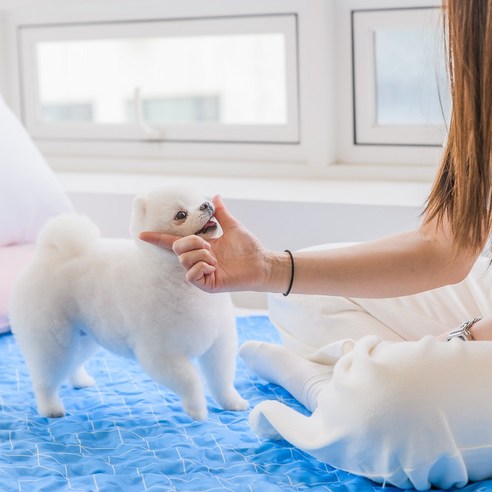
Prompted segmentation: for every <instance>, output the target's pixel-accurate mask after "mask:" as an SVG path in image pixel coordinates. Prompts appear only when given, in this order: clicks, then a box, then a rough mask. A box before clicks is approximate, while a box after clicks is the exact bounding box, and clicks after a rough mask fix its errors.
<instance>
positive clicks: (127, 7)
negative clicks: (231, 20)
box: [0, 0, 442, 180]
mask: <svg viewBox="0 0 492 492" xmlns="http://www.w3.org/2000/svg"><path fill="white" fill-rule="evenodd" d="M1 1H2V0H0V2H1ZM5 1H7V2H8V1H10V0H5ZM440 3H441V1H440V0H309V1H306V0H234V1H230V2H224V1H223V0H207V1H206V2H204V1H203V0H182V1H179V2H176V1H175V0H87V1H85V0H84V1H81V0H23V2H17V0H16V1H14V0H11V1H10V6H11V7H12V8H9V9H8V10H7V12H6V15H5V23H4V26H5V45H4V47H2V46H0V57H1V56H2V53H1V52H2V49H3V51H4V53H5V59H6V62H7V67H6V72H4V74H3V75H5V73H7V76H4V77H3V78H2V74H1V73H0V78H2V80H0V82H3V84H4V88H5V94H4V95H5V96H6V98H7V101H8V103H9V105H10V106H11V107H12V108H13V109H14V111H15V112H16V113H17V114H18V115H19V116H20V117H22V118H23V115H22V105H21V101H22V95H21V89H20V88H21V87H22V85H23V84H24V80H22V78H21V76H20V73H19V68H18V67H19V64H20V58H21V53H20V51H19V43H18V41H19V40H18V33H19V30H20V29H21V28H22V27H23V26H36V25H37V26H41V25H49V24H53V25H60V24H69V23H71V24H77V23H98V22H103V23H110V22H124V21H148V20H155V19H183V20H189V19H193V18H210V17H218V18H219V17H237V16H251V15H254V16H262V15H265V16H267V15H271V16H278V15H295V16H296V18H297V35H298V46H297V54H298V59H297V64H298V71H297V84H298V123H299V137H300V138H299V141H298V142H296V143H288V142H284V143H278V144H277V143H276V144H272V143H270V142H261V143H254V144H250V143H245V142H241V143H230V142H221V143H218V142H217V143H214V142H210V143H204V142H191V143H189V142H169V141H164V142H154V141H143V140H142V141H124V140H120V141H114V142H110V141H88V142H83V141H77V140H74V139H72V140H70V139H67V140H62V139H59V138H55V139H48V138H45V139H39V138H37V139H36V143H37V145H38V146H39V148H40V149H41V151H42V152H43V153H44V155H45V156H46V157H47V158H48V161H49V163H50V164H51V165H52V166H53V167H54V168H55V169H57V170H61V171H87V172H91V171H97V172H101V171H104V172H110V173H111V172H140V171H141V172H152V173H159V174H166V173H173V174H174V173H180V174H196V175H198V174H207V175H228V176H255V177H278V176H281V177H291V178H296V177H301V178H309V177H312V178H313V177H314V178H324V177H328V178H332V177H335V178H343V179H385V180H386V179H397V180H430V179H432V177H433V175H434V172H435V168H436V165H437V164H438V161H439V158H440V155H441V152H442V149H441V148H439V147H421V146H400V145H389V146H381V145H360V144H357V145H356V144H355V143H354V98H353V77H352V16H353V12H354V11H356V10H362V9H367V8H370V9H394V8H405V9H407V8H414V7H424V8H427V7H437V8H438V7H439V6H440ZM21 4H22V6H21V7H19V8H17V7H16V5H21ZM82 4H83V5H82ZM38 7H39V8H38ZM41 7H43V8H41ZM46 7H49V8H46ZM0 8H1V3H0ZM0 34H1V33H0ZM24 121H25V120H24Z"/></svg>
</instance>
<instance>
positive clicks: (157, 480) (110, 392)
mask: <svg viewBox="0 0 492 492" xmlns="http://www.w3.org/2000/svg"><path fill="white" fill-rule="evenodd" d="M237 324H238V330H239V337H240V341H241V342H243V341H245V340H247V339H259V340H268V341H278V338H277V335H276V333H275V330H274V328H273V326H272V325H271V324H270V322H269V320H268V319H267V318H266V317H264V316H256V317H240V318H238V319H237ZM0 368H1V375H2V377H1V381H0V404H1V407H0V446H1V451H0V490H1V491H8V492H11V491H19V492H36V491H47V492H48V491H49V492H55V491H64V492H65V491H73V492H76V491H83V492H88V491H103V492H113V491H114V492H120V491H124V492H133V491H146V490H150V491H174V490H176V491H185V492H191V491H200V492H205V491H233V492H242V491H258V492H270V491H272V492H273V491H278V492H289V491H301V490H320V491H321V490H325V491H335V492H365V491H371V492H372V491H380V490H381V491H386V492H390V491H395V490H397V489H395V488H393V487H386V488H384V489H383V488H382V487H379V486H378V485H375V484H374V483H372V482H370V481H369V480H366V479H363V478H360V477H355V476H354V475H350V474H348V473H345V472H341V471H338V470H335V469H333V468H331V467H330V466H328V465H326V464H324V463H320V462H319V461H317V460H315V459H314V458H311V457H310V456H308V455H306V454H304V453H303V452H301V451H299V450H297V449H296V448H294V447H292V446H290V445H289V444H288V443H286V442H285V441H260V440H258V439H257V438H256V436H255V435H254V434H253V433H252V432H251V430H250V429H249V427H248V423H247V412H227V411H221V410H219V409H217V408H215V407H214V405H213V403H212V402H211V401H209V412H210V413H209V418H208V420H207V421H206V422H205V423H196V422H192V421H191V420H190V419H189V418H188V417H187V416H186V415H185V414H184V413H183V412H182V410H181V407H180V404H179V401H178V399H177V398H176V396H175V395H174V394H172V393H171V392H169V391H167V390H166V389H164V388H161V387H159V386H157V385H156V384H155V383H153V382H152V381H151V380H150V379H149V378H148V377H147V375H146V374H144V373H143V372H142V370H141V369H140V367H139V366H138V365H137V364H136V363H134V362H131V361H128V360H123V359H120V358H118V357H116V356H114V355H112V354H110V353H108V352H105V351H102V352H101V353H100V354H99V355H98V356H96V357H94V358H93V359H92V360H91V361H90V362H89V363H88V369H89V372H90V373H91V374H92V375H93V376H95V378H96V380H97V382H98V384H97V386H95V387H93V388H87V389H82V390H74V389H71V388H68V387H63V388H62V392H61V393H62V398H63V400H64V403H65V405H66V408H67V412H68V416H67V417H65V418H61V419H46V418H41V417H39V416H38V415H37V413H36V409H35V406H34V397H33V392H32V388H31V383H30V380H29V377H28V375H27V371H26V368H25V365H24V362H23V360H22V357H21V356H20V354H19V350H18V348H17V345H16V342H15V338H14V337H12V336H11V335H5V336H2V337H0ZM236 386H237V388H238V390H239V391H240V393H241V394H242V396H243V397H245V398H246V399H248V400H249V402H250V405H251V406H254V405H256V404H257V403H259V402H260V401H262V400H265V399H277V400H281V401H283V402H284V403H286V404H288V405H290V406H292V407H294V408H296V409H298V410H300V411H304V410H303V407H302V406H301V405H299V404H298V403H297V402H296V401H295V400H294V399H293V398H292V397H290V396H289V395H288V394H287V393H286V392H285V391H283V390H282V389H281V388H279V387H278V386H275V385H272V384H265V382H264V381H261V380H260V379H257V378H256V377H255V376H254V375H252V374H250V373H249V372H248V371H247V370H246V368H245V367H244V365H243V364H242V362H241V361H240V360H239V361H238V372H237V377H236ZM461 490H464V491H466V492H472V491H477V492H478V491H487V490H492V480H490V481H487V482H482V483H481V484H474V485H469V486H467V487H465V488H464V489H461Z"/></svg>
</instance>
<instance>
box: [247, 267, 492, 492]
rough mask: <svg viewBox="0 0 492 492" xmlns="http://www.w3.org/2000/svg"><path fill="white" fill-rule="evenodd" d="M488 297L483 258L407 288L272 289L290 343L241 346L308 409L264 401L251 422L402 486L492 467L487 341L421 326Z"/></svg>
mask: <svg viewBox="0 0 492 492" xmlns="http://www.w3.org/2000/svg"><path fill="white" fill-rule="evenodd" d="M489 300H492V267H491V268H489V260H488V259H486V258H480V259H479V260H478V261H477V263H476V265H475V266H474V268H473V271H472V272H471V274H470V275H469V277H468V278H467V279H466V280H464V281H463V282H461V283H459V284H457V285H453V286H448V287H444V288H440V289H436V290H433V291H429V292H425V293H422V294H417V295H412V296H406V297H400V298H393V299H385V300H375V299H346V298H339V297H324V296H302V295H292V296H289V297H288V298H285V297H283V296H279V295H272V296H270V298H269V313H270V317H271V319H272V321H273V323H274V324H275V325H276V327H277V328H278V330H279V333H280V335H281V337H282V339H283V341H284V343H285V346H286V347H287V348H283V347H282V348H277V347H273V349H274V350H273V351H272V347H268V346H265V344H256V346H253V345H250V346H249V347H245V348H243V349H242V350H241V354H242V355H243V357H245V360H246V362H247V363H248V364H249V365H250V366H251V367H252V368H253V369H254V370H256V371H257V372H258V373H259V375H260V376H262V377H265V378H266V379H268V380H271V381H272V382H276V383H277V384H281V385H283V386H284V387H286V389H288V390H289V391H291V388H293V390H292V391H291V392H292V393H293V394H294V396H296V397H297V398H298V399H299V400H301V402H302V403H304V404H305V405H306V406H307V407H308V408H309V407H311V409H312V410H313V414H312V416H310V417H305V416H303V415H301V414H299V413H298V412H295V411H294V410H292V409H290V408H288V407H286V406H285V405H283V404H281V403H280V402H276V401H267V402H262V403H260V404H259V405H258V406H257V407H256V408H255V409H254V410H253V411H252V412H251V415H250V424H251V426H252V428H253V429H254V430H255V431H256V432H257V433H258V434H259V435H260V436H263V437H268V438H284V439H286V440H287V441H289V442H291V443H293V444H294V445H296V446H298V447H299V448H301V449H303V450H305V451H306V452H308V453H310V454H312V455H313V456H315V457H317V458H318V459H320V460H322V461H325V462H327V463H329V464H331V465H333V466H335V467H338V468H340V469H343V470H347V471H350V472H352V473H355V474H358V475H362V476H365V477H368V478H371V479H373V480H376V481H379V482H383V483H390V484H393V485H396V486H399V487H402V488H409V487H415V488H417V489H419V490H425V489H427V488H429V487H430V486H432V485H434V486H438V487H442V488H448V487H451V486H463V485H464V484H465V483H467V482H468V481H469V480H473V481H474V480H482V479H485V478H490V477H492V411H490V408H492V342H479V343H474V342H470V343H465V342H461V341H460V340H453V341H452V342H449V343H446V342H438V341H437V340H436V339H435V338H434V337H433V336H428V335H438V334H441V333H443V332H446V331H449V330H451V329H453V328H455V327H457V326H458V325H459V324H460V323H462V322H463V321H465V320H468V319H471V318H473V317H475V316H482V317H488V316H491V315H492V309H491V305H492V302H489ZM347 339H351V340H352V341H350V340H347ZM259 345H262V346H261V347H259ZM276 352H278V357H277V355H276ZM282 366H283V367H282ZM296 367H297V368H299V370H298V371H297V372H296ZM284 383H285V384H284ZM305 395H308V396H307V397H306V396H305ZM313 395H314V397H313ZM303 399H304V401H303Z"/></svg>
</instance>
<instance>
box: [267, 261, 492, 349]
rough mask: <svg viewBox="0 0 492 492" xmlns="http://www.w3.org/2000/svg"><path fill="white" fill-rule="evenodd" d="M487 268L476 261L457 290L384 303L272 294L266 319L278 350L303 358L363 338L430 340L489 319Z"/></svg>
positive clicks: (491, 277) (491, 294)
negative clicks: (278, 341)
mask: <svg viewBox="0 0 492 492" xmlns="http://www.w3.org/2000/svg"><path fill="white" fill-rule="evenodd" d="M489 264H490V260H489V259H487V258H485V257H481V258H479V260H478V261H477V262H476V264H475V266H474V268H473V269H472V271H471V273H470V275H469V276H468V277H467V278H466V279H465V280H463V281H462V282H460V283H458V284H455V285H449V286H445V287H442V288H439V289H434V290H431V291H427V292H422V293H420V294H415V295H411V296H404V297H395V298H390V299H360V298H343V297H331V296H306V295H291V296H289V297H287V298H285V297H283V296H280V295H276V294H272V295H269V298H268V301H269V315H270V319H271V320H272V322H273V323H274V324H275V326H276V328H277V329H278V331H279V334H280V336H281V338H282V340H283V342H284V344H285V345H286V346H287V347H289V348H290V349H291V350H293V351H294V352H296V353H298V354H300V355H302V356H304V357H308V358H309V357H310V356H311V354H312V353H313V352H315V351H317V350H319V349H320V348H321V347H323V346H325V345H329V344H331V343H333V342H335V341H337V340H340V339H346V338H350V339H353V340H358V339H360V338H362V337H363V336H365V335H368V334H373V335H377V336H378V337H379V338H381V339H382V340H389V341H402V340H418V339H420V338H422V337H423V336H425V335H429V334H430V335H435V336H436V335H439V334H441V333H444V332H446V331H449V330H451V329H453V328H455V327H457V326H458V325H460V324H461V323H462V322H463V321H465V320H468V319H471V318H474V317H475V316H482V317H487V316H492V302H491V301H490V300H491V299H492V267H489Z"/></svg>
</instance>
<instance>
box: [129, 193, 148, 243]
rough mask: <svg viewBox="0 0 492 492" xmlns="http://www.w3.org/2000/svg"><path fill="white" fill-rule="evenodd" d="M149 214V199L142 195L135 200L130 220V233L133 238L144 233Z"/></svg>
mask: <svg viewBox="0 0 492 492" xmlns="http://www.w3.org/2000/svg"><path fill="white" fill-rule="evenodd" d="M146 213H147V198H146V197H145V196H142V195H137V196H136V197H135V198H134V199H133V204H132V217H131V220H130V233H131V235H132V236H133V237H137V236H138V235H139V234H140V233H141V232H142V231H143V229H142V228H144V227H145V226H144V221H145V215H146Z"/></svg>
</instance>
